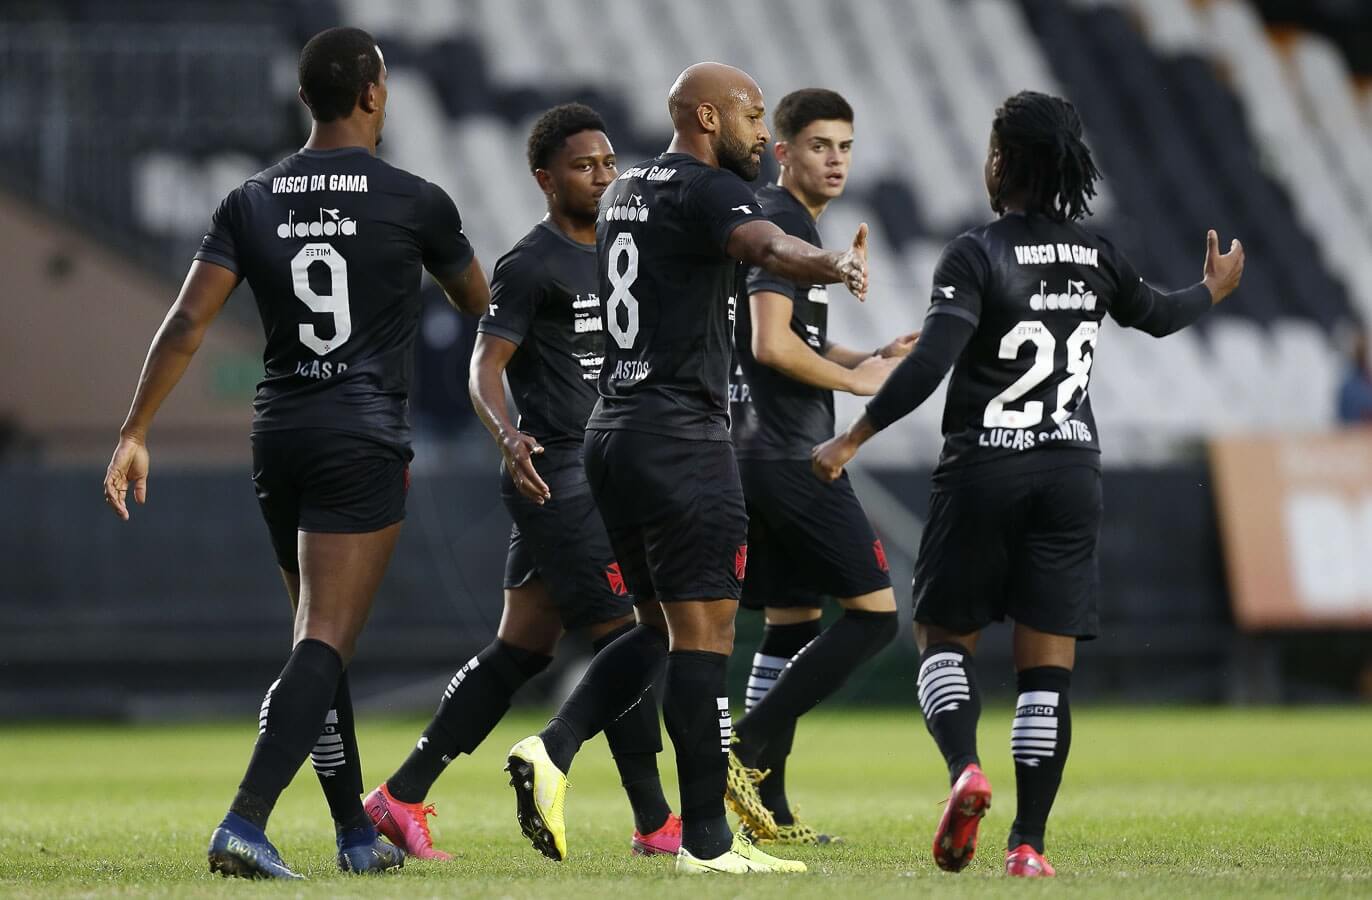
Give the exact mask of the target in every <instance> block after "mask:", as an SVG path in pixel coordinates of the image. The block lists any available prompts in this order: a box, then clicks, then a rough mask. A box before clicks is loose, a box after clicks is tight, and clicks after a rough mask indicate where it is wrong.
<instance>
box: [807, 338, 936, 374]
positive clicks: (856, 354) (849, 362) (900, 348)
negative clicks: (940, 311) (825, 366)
mask: <svg viewBox="0 0 1372 900" xmlns="http://www.w3.org/2000/svg"><path fill="white" fill-rule="evenodd" d="M917 340H919V332H918V331H912V332H910V333H909V334H902V335H901V336H900V337H898V338H895V339H894V340H892V341H891V342H890V343H887V344H883V345H882V346H880V347H878V348H877V349H875V350H873V351H871V352H870V353H869V352H867V351H865V350H856V349H854V348H852V347H845V346H843V345H842V344H836V343H834V342H833V341H830V342H828V343H827V344H825V345H824V358H825V359H827V360H830V361H832V362H836V363H838V364H839V365H840V366H846V367H848V368H849V369H855V368H857V367H858V366H860V365H862V364H863V363H864V362H866V361H867V360H868V359H870V358H871V357H873V356H880V357H883V358H885V359H900V358H901V357H903V356H907V355H908V354H909V353H910V351H911V350H913V349H914V347H915V341H917Z"/></svg>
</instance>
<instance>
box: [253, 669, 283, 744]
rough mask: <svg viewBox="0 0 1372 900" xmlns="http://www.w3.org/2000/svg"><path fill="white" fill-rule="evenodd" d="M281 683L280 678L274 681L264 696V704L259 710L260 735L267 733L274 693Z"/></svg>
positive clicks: (258, 731)
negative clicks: (268, 715)
mask: <svg viewBox="0 0 1372 900" xmlns="http://www.w3.org/2000/svg"><path fill="white" fill-rule="evenodd" d="M279 684H281V679H280V678H278V679H276V680H275V681H273V682H272V686H271V687H269V688H267V693H266V695H265V696H264V697H263V698H262V706H261V708H260V709H258V711H257V733H258V734H259V735H261V734H265V733H266V731H267V713H268V712H269V711H270V710H271V706H272V693H273V692H274V691H275V690H276V688H277V685H279Z"/></svg>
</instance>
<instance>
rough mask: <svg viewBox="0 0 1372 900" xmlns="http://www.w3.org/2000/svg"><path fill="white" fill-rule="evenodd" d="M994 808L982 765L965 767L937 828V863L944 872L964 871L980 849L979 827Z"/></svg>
mask: <svg viewBox="0 0 1372 900" xmlns="http://www.w3.org/2000/svg"><path fill="white" fill-rule="evenodd" d="M990 808H991V782H990V781H988V780H987V779H986V775H985V773H983V772H982V771H981V766H978V765H977V764H976V763H972V764H971V765H969V766H968V767H967V768H965V769H963V770H962V774H961V775H959V776H958V780H957V781H956V782H955V783H954V784H953V791H952V793H950V794H949V795H948V805H947V806H945V807H944V808H943V818H941V819H939V823H938V830H937V831H935V832H934V862H935V863H937V864H938V867H939V868H940V869H942V870H943V871H945V872H961V871H962V870H963V869H965V868H966V867H967V864H968V863H970V862H971V861H972V856H973V855H974V854H975V853H976V852H977V828H978V827H979V826H980V825H981V817H982V816H984V815H986V811H987V810H988V809H990Z"/></svg>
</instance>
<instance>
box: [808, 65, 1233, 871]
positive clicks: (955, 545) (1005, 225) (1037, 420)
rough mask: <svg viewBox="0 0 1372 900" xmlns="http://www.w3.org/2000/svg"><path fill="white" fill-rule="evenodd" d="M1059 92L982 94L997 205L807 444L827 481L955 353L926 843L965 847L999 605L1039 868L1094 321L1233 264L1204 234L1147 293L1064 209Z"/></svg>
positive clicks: (1086, 582) (933, 524)
mask: <svg viewBox="0 0 1372 900" xmlns="http://www.w3.org/2000/svg"><path fill="white" fill-rule="evenodd" d="M1081 134H1082V124H1081V119H1080V118H1079V117H1078V115H1077V112H1076V110H1075V109H1074V108H1073V107H1072V105H1071V104H1070V103H1068V102H1066V101H1064V100H1061V99H1059V98H1057V97H1050V96H1048V95H1045V94H1039V93H1034V92H1030V91H1025V92H1022V93H1019V94H1016V95H1015V96H1013V97H1011V98H1009V99H1008V100H1006V101H1005V104H1004V105H1003V106H1001V107H1000V109H998V110H996V114H995V120H994V122H993V124H992V126H991V140H990V147H989V150H988V152H987V157H986V165H985V176H986V190H987V193H988V194H989V196H990V199H991V208H992V209H993V210H995V212H996V213H998V214H999V216H1000V217H999V218H998V219H996V220H995V221H993V222H991V223H990V224H989V225H984V226H982V227H980V228H975V229H972V230H971V231H968V232H966V233H964V234H962V235H961V236H959V237H958V238H956V239H955V240H954V241H953V242H952V243H950V244H949V245H948V246H947V247H946V248H945V249H944V252H943V255H942V257H941V258H940V260H939V262H938V265H937V268H936V269H935V272H934V285H933V294H932V299H931V305H930V308H929V314H928V316H927V317H926V319H925V322H924V329H923V332H922V333H921V336H920V339H919V343H918V344H916V346H915V348H914V350H913V352H911V354H910V355H909V356H907V357H906V358H905V360H904V361H902V362H901V364H900V366H899V367H898V368H897V369H896V371H895V372H894V373H893V374H892V375H891V377H890V379H889V380H888V381H887V382H886V384H885V385H884V386H883V387H882V389H881V390H880V391H879V392H878V393H877V395H876V396H875V397H874V398H872V400H871V401H870V402H869V403H868V404H867V409H866V411H865V412H864V413H863V414H862V415H861V416H859V417H858V419H857V420H856V421H854V422H853V423H852V424H851V425H849V426H848V428H847V429H846V430H845V431H844V432H842V433H841V434H839V435H837V436H836V437H834V438H832V439H831V440H829V441H826V442H825V443H824V444H822V445H820V446H818V447H816V448H815V451H814V456H813V463H814V468H815V472H816V474H818V475H819V476H820V477H821V478H824V479H828V480H832V479H834V478H837V477H838V476H839V474H840V473H841V472H842V470H843V467H844V465H845V464H847V463H848V462H849V461H850V460H851V459H852V458H853V456H854V455H855V454H856V453H857V451H858V448H859V447H860V446H861V445H862V443H863V442H864V441H866V440H868V439H870V438H871V437H872V436H873V435H874V434H876V433H877V432H878V431H880V430H881V429H883V428H885V427H886V426H888V425H890V424H891V423H892V422H895V421H896V420H898V419H900V418H901V417H902V416H904V415H906V414H907V413H909V412H910V411H911V410H912V409H914V408H915V407H916V406H918V405H919V404H920V403H922V402H923V401H924V400H925V399H926V398H927V397H928V396H929V395H930V394H932V393H933V392H934V389H935V388H937V387H938V384H939V382H940V381H941V380H942V379H943V376H944V374H945V373H946V372H947V371H948V369H949V368H950V367H951V368H953V376H952V381H951V382H950V384H949V387H948V398H947V405H946V407H945V409H944V416H943V434H944V445H943V454H942V456H941V458H940V460H939V464H938V468H937V469H936V470H935V472H934V484H933V490H932V495H931V498H930V502H929V522H928V525H927V526H926V527H925V530H924V535H923V538H922V539H921V542H920V548H919V559H918V562H917V563H916V567H915V581H914V596H915V622H916V631H915V636H916V639H917V641H918V643H919V647H920V652H921V656H920V666H919V681H918V689H919V701H920V708H921V710H922V711H923V713H924V721H925V724H926V725H927V726H928V729H929V732H930V734H932V735H933V737H934V740H935V741H936V742H937V744H938V746H939V749H940V750H941V751H942V752H943V757H944V759H945V760H946V761H947V763H948V773H949V778H950V781H951V783H952V792H951V793H950V795H949V797H948V803H947V806H946V807H945V809H944V811H943V817H942V818H941V819H940V821H939V824H938V828H937V830H936V831H935V834H934V845H933V852H934V860H935V862H936V863H937V864H938V866H939V867H940V868H942V869H946V870H948V871H953V872H956V871H959V870H961V869H962V868H964V867H965V866H966V865H967V864H968V863H969V862H970V861H971V859H972V854H973V852H974V851H975V849H976V839H977V827H978V824H979V822H980V818H981V816H982V815H983V814H984V813H985V812H986V809H987V808H988V807H989V806H990V805H991V785H990V783H989V782H988V781H987V779H986V776H985V775H984V774H983V773H982V771H981V767H980V765H979V759H978V756H977V744H976V734H977V719H978V716H979V715H980V712H981V699H980V696H979V694H978V690H977V678H976V671H975V665H974V663H973V658H972V655H973V653H974V651H975V650H976V646H977V638H978V636H979V635H980V634H981V631H982V629H983V628H985V627H986V626H987V625H989V624H990V623H991V622H992V621H999V620H1002V619H1004V618H1005V617H1006V616H1007V615H1008V616H1009V617H1010V618H1012V619H1013V620H1014V623H1015V624H1014V658H1015V669H1016V673H1017V674H1016V683H1017V686H1018V691H1019V699H1018V701H1017V702H1016V709H1015V718H1014V722H1013V723H1012V725H1011V731H1010V752H1011V755H1012V756H1013V757H1014V760H1015V782H1016V789H1017V801H1018V806H1017V809H1016V816H1015V822H1014V825H1013V826H1012V827H1011V829H1010V838H1009V845H1008V849H1007V850H1006V855H1005V871H1006V874H1008V875H1015V876H1043V875H1052V874H1053V867H1052V866H1051V865H1049V863H1048V861H1047V860H1046V859H1044V857H1043V852H1044V844H1043V842H1044V831H1045V827H1046V824H1047V821H1048V812H1049V810H1050V809H1051V808H1052V805H1053V799H1054V797H1055V796H1056V795H1057V791H1058V785H1059V784H1060V783H1061V781H1062V772H1063V766H1064V764H1065V763H1066V761H1067V751H1068V747H1069V746H1070V744H1071V739H1072V719H1071V713H1070V708H1069V703H1068V695H1069V689H1070V686H1071V680H1072V666H1073V663H1074V661H1075V656H1076V643H1077V641H1078V640H1088V639H1090V638H1093V637H1095V636H1096V632H1097V615H1096V593H1097V573H1096V537H1097V533H1098V531H1099V528H1100V521H1101V485H1100V445H1099V443H1098V442H1097V438H1096V423H1095V419H1094V417H1093V416H1092V414H1091V401H1090V398H1089V397H1088V395H1087V386H1088V383H1089V380H1090V377H1091V365H1092V363H1093V362H1094V359H1095V355H1096V346H1097V338H1098V335H1099V332H1100V323H1101V320H1102V319H1104V317H1105V316H1106V314H1107V313H1108V314H1109V315H1110V317H1111V318H1113V319H1114V320H1115V321H1116V322H1118V323H1119V324H1120V325H1123V326H1125V327H1131V328H1138V329H1140V330H1142V331H1144V332H1147V333H1148V334H1151V335H1154V336H1155V337H1162V336H1163V335H1167V334H1172V333H1173V332H1175V331H1179V330H1180V329H1182V328H1185V327H1186V326H1188V325H1190V324H1191V323H1193V322H1195V321H1196V320H1197V319H1199V318H1200V317H1201V316H1202V315H1204V314H1205V312H1206V311H1207V310H1208V309H1210V307H1211V306H1212V305H1214V304H1216V303H1219V302H1220V301H1221V300H1223V299H1224V298H1225V297H1226V296H1228V295H1229V294H1230V293H1231V292H1232V291H1233V290H1234V289H1235V288H1236V287H1238V284H1239V278H1240V276H1241V275H1242V274H1243V247H1242V246H1241V245H1240V244H1239V242H1238V241H1237V240H1236V241H1234V242H1233V243H1232V244H1231V245H1230V251H1229V252H1228V253H1225V254H1221V253H1220V250H1219V238H1218V236H1217V235H1216V233H1215V232H1214V231H1211V232H1209V234H1208V235H1207V238H1206V256H1205V264H1204V268H1203V278H1202V280H1201V281H1200V282H1199V283H1197V284H1194V285H1192V286H1191V287H1189V288H1186V289H1184V290H1180V291H1175V292H1171V293H1163V292H1161V291H1158V290H1156V289H1154V288H1153V287H1151V286H1149V285H1148V284H1146V283H1145V282H1144V281H1143V280H1142V279H1141V278H1140V277H1139V275H1138V273H1137V272H1135V271H1134V268H1133V266H1131V265H1130V264H1129V262H1128V260H1126V259H1125V258H1124V256H1123V255H1122V254H1121V253H1120V252H1119V251H1118V250H1116V249H1115V248H1114V247H1113V246H1112V245H1111V244H1110V242H1109V241H1107V240H1105V239H1104V238H1102V237H1100V236H1099V235H1097V234H1095V233H1094V232H1091V231H1088V230H1087V229H1085V228H1083V227H1082V226H1081V225H1079V224H1078V220H1080V219H1082V218H1083V217H1084V216H1086V215H1089V214H1090V208H1089V207H1088V205H1087V202H1088V200H1089V199H1090V198H1091V197H1093V196H1095V182H1096V180H1097V179H1098V178H1099V177H1100V173H1099V172H1098V171H1097V170H1096V166H1095V164H1094V162H1093V161H1092V159H1091V151H1090V150H1089V149H1087V147H1086V144H1084V143H1083V142H1082V139H1081Z"/></svg>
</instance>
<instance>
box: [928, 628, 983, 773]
mask: <svg viewBox="0 0 1372 900" xmlns="http://www.w3.org/2000/svg"><path fill="white" fill-rule="evenodd" d="M919 707H920V709H921V710H922V711H923V713H924V724H925V725H926V726H927V727H928V728H929V733H930V734H932V735H933V736H934V742H935V743H937V744H938V748H939V750H940V751H942V752H943V759H944V761H945V762H946V763H948V779H949V782H950V783H952V782H953V781H956V780H957V777H958V776H959V775H960V774H962V770H963V769H964V768H966V767H967V766H968V765H970V764H971V763H980V762H981V761H980V759H978V757H977V720H978V719H979V718H981V697H980V695H979V694H978V692H977V679H976V662H975V660H973V659H972V657H971V655H970V654H969V653H968V652H967V651H966V649H964V648H963V647H962V646H960V645H958V644H952V643H949V644H931V645H930V646H929V647H928V648H927V649H925V651H924V653H923V654H922V655H921V656H920V658H919Z"/></svg>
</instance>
